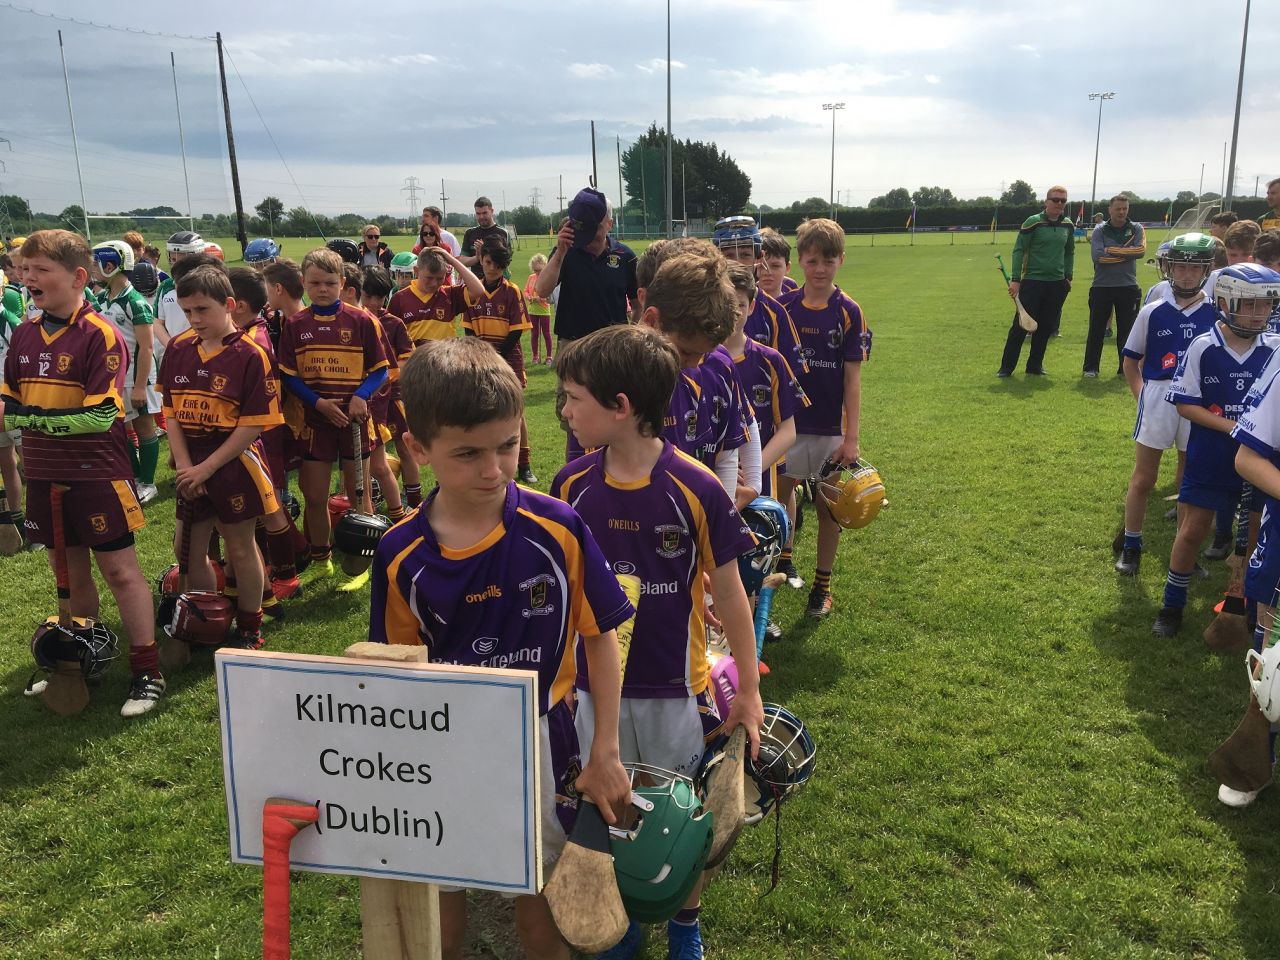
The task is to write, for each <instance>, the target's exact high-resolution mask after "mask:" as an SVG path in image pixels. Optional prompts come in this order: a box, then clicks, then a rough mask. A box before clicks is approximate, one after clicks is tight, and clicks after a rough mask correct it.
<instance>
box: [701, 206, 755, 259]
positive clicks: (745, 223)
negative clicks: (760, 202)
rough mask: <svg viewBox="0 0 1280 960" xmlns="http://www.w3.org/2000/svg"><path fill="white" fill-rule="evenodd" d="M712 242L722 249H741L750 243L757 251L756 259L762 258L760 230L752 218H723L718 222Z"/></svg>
mask: <svg viewBox="0 0 1280 960" xmlns="http://www.w3.org/2000/svg"><path fill="white" fill-rule="evenodd" d="M711 242H712V243H714V244H715V245H716V246H717V247H718V248H720V249H724V248H725V247H741V246H746V245H747V244H748V243H750V244H751V245H752V247H753V248H754V250H755V255H756V259H759V258H760V251H761V240H760V228H759V227H757V226H756V222H755V220H754V219H753V218H751V217H747V216H737V217H723V218H721V219H720V220H717V221H716V229H715V232H714V233H713V234H711Z"/></svg>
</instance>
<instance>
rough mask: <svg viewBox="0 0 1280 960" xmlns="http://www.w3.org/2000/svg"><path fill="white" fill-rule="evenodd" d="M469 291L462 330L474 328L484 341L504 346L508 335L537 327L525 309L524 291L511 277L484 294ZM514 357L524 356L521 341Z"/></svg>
mask: <svg viewBox="0 0 1280 960" xmlns="http://www.w3.org/2000/svg"><path fill="white" fill-rule="evenodd" d="M465 292H466V303H467V309H466V310H464V311H463V313H462V329H463V330H470V331H471V332H472V333H474V334H475V335H476V336H477V337H479V338H480V339H481V340H484V341H486V342H488V343H491V344H493V346H494V347H500V346H502V343H503V341H504V340H506V339H507V335H508V334H512V333H518V332H519V331H521V330H532V329H533V324H532V323H531V322H530V321H529V314H528V312H527V311H526V310H525V308H524V294H522V293H521V292H520V288H519V287H517V286H516V285H515V284H514V283H512V282H511V281H510V280H503V281H502V282H501V283H499V284H498V286H497V288H496V289H494V290H486V291H485V295H484V296H483V297H479V298H476V297H472V295H471V292H470V291H469V290H468V291H465ZM510 359H511V360H516V359H520V360H523V359H524V353H523V352H522V351H521V349H520V344H519V343H517V344H516V345H515V348H514V349H513V350H512V352H511V357H510Z"/></svg>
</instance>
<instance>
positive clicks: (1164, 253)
mask: <svg viewBox="0 0 1280 960" xmlns="http://www.w3.org/2000/svg"><path fill="white" fill-rule="evenodd" d="M1171 246H1173V241H1172V240H1166V241H1165V242H1164V243H1162V244H1160V246H1158V247H1156V255H1155V257H1154V258H1153V259H1151V260H1148V261H1147V263H1153V264H1155V266H1156V269H1157V270H1159V271H1160V276H1162V277H1163V276H1164V262H1165V260H1166V259H1167V258H1168V256H1169V248H1170V247H1171Z"/></svg>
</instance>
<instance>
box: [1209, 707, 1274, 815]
mask: <svg viewBox="0 0 1280 960" xmlns="http://www.w3.org/2000/svg"><path fill="white" fill-rule="evenodd" d="M1209 772H1210V773H1212V774H1213V775H1214V776H1215V777H1217V778H1218V782H1219V783H1225V784H1226V785H1227V786H1228V787H1230V788H1231V789H1233V790H1243V791H1246V792H1247V791H1253V790H1261V789H1262V788H1263V787H1265V786H1266V785H1267V784H1269V783H1270V782H1271V777H1272V769H1271V722H1270V721H1269V720H1267V718H1266V717H1265V716H1264V715H1263V713H1262V708H1261V707H1260V706H1258V698H1257V697H1255V696H1254V695H1253V692H1252V691H1250V692H1249V706H1248V707H1246V708H1245V712H1244V717H1243V718H1242V719H1241V720H1240V723H1239V724H1238V725H1237V726H1236V728H1235V730H1234V731H1232V733H1231V736H1229V737H1227V739H1226V740H1224V741H1223V742H1222V746H1220V747H1218V749H1217V750H1215V751H1213V753H1212V754H1210V755H1209Z"/></svg>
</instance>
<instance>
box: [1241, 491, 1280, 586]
mask: <svg viewBox="0 0 1280 960" xmlns="http://www.w3.org/2000/svg"><path fill="white" fill-rule="evenodd" d="M1278 507H1280V503H1277V501H1275V500H1273V499H1271V498H1270V497H1267V498H1266V504H1265V506H1263V508H1262V528H1261V529H1260V530H1259V531H1258V545H1257V546H1256V547H1254V550H1253V555H1252V556H1251V557H1249V567H1248V569H1247V570H1245V574H1244V595H1245V596H1246V597H1247V598H1248V599H1250V600H1253V601H1255V602H1257V603H1262V604H1266V605H1267V606H1269V607H1273V606H1276V585H1277V584H1280V510H1278V509H1277V508H1278Z"/></svg>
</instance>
